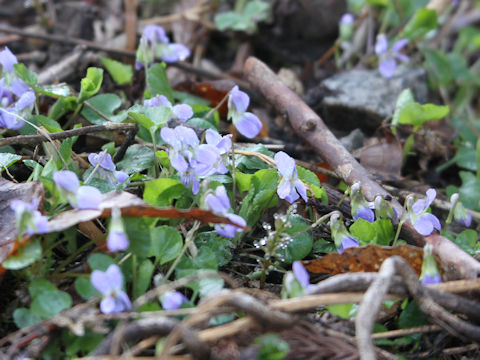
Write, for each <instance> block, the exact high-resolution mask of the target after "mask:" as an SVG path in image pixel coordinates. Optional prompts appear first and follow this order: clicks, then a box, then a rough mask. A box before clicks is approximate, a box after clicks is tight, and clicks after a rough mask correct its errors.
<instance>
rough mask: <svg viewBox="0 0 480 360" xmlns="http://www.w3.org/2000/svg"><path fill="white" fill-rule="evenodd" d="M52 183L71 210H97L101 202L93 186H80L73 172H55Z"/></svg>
mask: <svg viewBox="0 0 480 360" xmlns="http://www.w3.org/2000/svg"><path fill="white" fill-rule="evenodd" d="M53 181H54V182H55V185H56V186H57V188H58V190H59V192H60V193H61V194H62V195H63V196H65V197H66V199H67V200H68V202H69V203H70V205H71V206H72V207H73V208H76V209H81V210H84V209H98V208H99V206H100V203H101V202H102V193H101V192H100V190H98V189H97V188H95V187H93V186H80V181H79V180H78V177H77V175H76V174H75V173H74V172H73V171H69V170H63V171H56V172H55V173H53Z"/></svg>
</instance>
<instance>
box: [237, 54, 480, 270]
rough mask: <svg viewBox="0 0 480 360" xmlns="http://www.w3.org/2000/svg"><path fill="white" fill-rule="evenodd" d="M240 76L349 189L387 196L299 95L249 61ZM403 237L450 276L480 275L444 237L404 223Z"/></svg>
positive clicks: (473, 263) (399, 208)
mask: <svg viewBox="0 0 480 360" xmlns="http://www.w3.org/2000/svg"><path fill="white" fill-rule="evenodd" d="M243 72H244V76H245V78H246V79H247V80H248V82H249V83H250V84H251V85H252V87H253V88H254V89H255V90H257V91H258V92H260V93H261V94H262V95H263V96H264V97H265V98H266V99H267V100H268V101H269V102H270V103H271V104H272V105H273V106H274V107H275V109H276V110H277V111H278V112H279V113H281V114H284V115H286V116H288V119H289V121H290V124H291V125H292V127H293V129H294V130H295V132H296V133H297V134H298V135H299V136H300V137H301V138H303V139H304V140H305V141H306V142H308V143H309V144H310V146H312V148H313V149H314V150H315V151H316V152H317V154H319V155H320V156H321V157H322V159H323V160H325V161H326V162H327V163H328V165H329V166H330V168H331V169H333V170H334V171H335V173H336V174H337V175H338V176H339V177H340V178H341V179H342V180H343V181H345V182H346V183H347V184H349V185H352V184H353V183H355V182H359V183H360V184H361V185H360V186H361V190H362V193H363V195H364V196H365V197H366V198H367V199H368V200H370V201H372V200H373V199H374V198H375V196H376V195H382V196H384V197H385V196H387V195H390V194H389V193H388V192H387V191H386V190H385V189H383V188H382V187H381V186H380V185H379V184H378V183H377V182H375V181H374V180H373V179H372V178H371V176H370V174H369V172H368V171H367V170H366V169H365V168H364V167H363V166H361V165H360V164H359V163H358V162H357V160H355V159H354V158H353V156H352V155H351V154H350V153H349V152H348V151H347V150H346V149H345V148H344V147H343V145H342V144H341V143H340V141H338V139H337V138H336V137H335V135H333V134H332V132H331V131H330V130H329V129H328V127H327V126H326V125H325V123H324V122H323V120H322V119H321V118H320V117H319V116H318V115H317V114H316V113H315V112H314V111H313V110H312V109H311V108H310V107H309V106H308V105H307V104H305V102H304V101H302V99H300V98H299V97H298V95H296V94H295V93H294V92H293V91H291V90H290V89H289V88H287V87H286V86H285V85H284V84H283V83H282V82H280V80H279V79H278V78H277V76H276V75H275V74H274V73H273V72H272V70H270V68H269V67H268V66H267V65H265V64H264V63H263V62H261V61H260V60H258V59H256V58H254V57H250V58H248V59H247V61H246V62H245V66H244V70H243ZM391 204H392V206H393V207H394V208H395V210H396V211H397V214H402V213H403V207H402V206H401V205H400V203H398V202H397V201H396V200H395V199H393V200H392V201H391ZM402 237H404V238H406V240H408V241H409V242H410V243H414V244H415V245H417V246H421V247H423V246H424V245H425V242H428V243H430V244H432V245H433V247H434V254H435V255H437V256H438V257H439V258H440V259H441V261H442V264H444V265H445V266H447V267H448V270H449V273H450V274H451V273H452V271H455V272H457V273H458V274H459V275H460V276H462V277H465V278H475V277H477V275H478V274H480V263H479V262H478V261H476V260H475V259H474V258H472V257H471V256H470V255H468V254H467V253H466V252H464V251H463V250H462V249H461V248H459V247H458V246H457V245H456V244H454V243H453V242H451V241H450V240H448V239H447V238H445V237H443V236H440V235H437V234H434V235H430V236H427V237H425V238H424V237H422V236H421V235H420V234H418V233H417V232H416V231H415V229H414V228H413V226H412V225H411V224H410V223H409V222H406V223H405V224H404V225H403V228H402Z"/></svg>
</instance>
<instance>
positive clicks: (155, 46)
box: [135, 25, 190, 70]
mask: <svg viewBox="0 0 480 360" xmlns="http://www.w3.org/2000/svg"><path fill="white" fill-rule="evenodd" d="M189 56H190V50H189V49H188V47H186V46H185V45H183V44H177V43H171V42H170V39H169V38H168V36H167V35H166V33H165V30H164V29H163V28H162V27H161V26H159V25H147V26H145V28H144V29H143V35H142V38H141V39H140V44H139V47H138V50H137V59H136V62H135V68H136V69H137V70H139V69H141V68H142V67H143V66H145V65H150V64H151V63H152V62H153V60H154V57H158V58H160V59H162V60H163V61H165V62H166V63H172V62H177V61H183V60H185V59H186V58H187V57H189Z"/></svg>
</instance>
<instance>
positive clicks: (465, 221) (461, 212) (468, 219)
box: [450, 193, 472, 227]
mask: <svg viewBox="0 0 480 360" xmlns="http://www.w3.org/2000/svg"><path fill="white" fill-rule="evenodd" d="M450 204H451V206H452V207H453V218H454V219H455V221H456V222H457V223H459V224H460V225H462V226H465V227H470V225H472V213H471V212H470V211H469V210H468V209H466V208H465V207H464V206H463V204H462V203H461V202H460V201H459V195H458V194H457V193H455V194H453V195H452V196H451V197H450Z"/></svg>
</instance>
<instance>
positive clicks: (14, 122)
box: [0, 47, 36, 130]
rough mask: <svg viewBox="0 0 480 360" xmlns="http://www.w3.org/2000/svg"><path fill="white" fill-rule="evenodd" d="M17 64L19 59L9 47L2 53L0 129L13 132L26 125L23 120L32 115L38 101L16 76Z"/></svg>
mask: <svg viewBox="0 0 480 360" xmlns="http://www.w3.org/2000/svg"><path fill="white" fill-rule="evenodd" d="M17 63H18V61H17V58H16V57H15V55H13V53H12V52H11V51H10V49H9V48H8V47H5V49H4V50H2V51H0V64H1V65H2V78H1V79H0V127H5V128H7V129H11V130H18V129H20V128H21V127H22V126H24V125H25V121H23V119H24V118H26V117H28V116H29V115H31V113H32V109H33V106H34V104H35V100H36V97H35V92H34V91H33V90H32V88H30V87H29V86H28V85H27V84H25V82H24V81H23V80H21V79H19V78H17V77H16V76H15V74H14V67H13V66H14V65H15V64H17ZM15 99H16V101H15Z"/></svg>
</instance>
